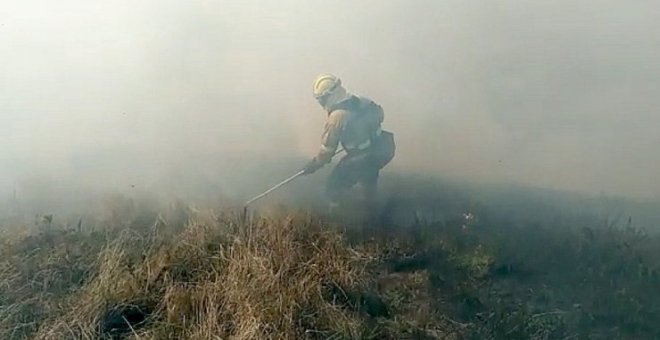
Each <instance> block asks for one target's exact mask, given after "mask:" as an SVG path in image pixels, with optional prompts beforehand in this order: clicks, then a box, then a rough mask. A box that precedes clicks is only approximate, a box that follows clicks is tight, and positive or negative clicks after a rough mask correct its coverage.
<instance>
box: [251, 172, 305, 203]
mask: <svg viewBox="0 0 660 340" xmlns="http://www.w3.org/2000/svg"><path fill="white" fill-rule="evenodd" d="M304 173H305V171H304V170H300V171H298V172H297V173H296V174H295V175H293V176H291V177H289V178H287V179H285V180H283V181H282V182H280V183H278V184H277V185H275V186H274V187H272V188H270V189H268V190H266V191H264V192H263V193H261V194H259V195H257V196H255V197H253V198H252V199H250V200H249V201H247V202H245V206H246V207H247V206H248V205H250V204H251V203H254V202H255V201H257V200H259V199H261V198H263V197H264V196H266V195H268V194H270V193H271V192H273V191H275V190H277V189H278V188H279V187H281V186H283V185H285V184H287V183H289V182H291V181H293V180H294V179H296V178H298V177H299V176H301V175H302V174H304Z"/></svg>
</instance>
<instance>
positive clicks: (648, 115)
mask: <svg viewBox="0 0 660 340" xmlns="http://www.w3.org/2000/svg"><path fill="white" fill-rule="evenodd" d="M657 13H660V3H658V2H657V1H645V0H637V1H613V0H598V1H596V0H585V1H568V0H552V1H550V0H548V1H531V0H529V1H524V0H518V1H513V0H502V1H459V0H452V1H440V0H438V1H431V0H428V1H423V0H419V1H409V0H408V1H403V0H401V1H398V0H397V1H394V0H391V1H376V0H368V1H309V0H307V1H303V0H282V1H266V0H261V1H202V0H192V1H173V0H158V1H155V0H145V1H135V0H130V1H129V0H115V1H105V2H101V1H82V0H61V1H31V0H28V1H25V0H23V1H7V0H5V1H2V2H0V61H1V62H0V178H2V179H1V180H0V186H1V187H0V190H2V189H3V188H4V189H10V188H12V187H13V186H15V185H16V184H15V183H24V182H25V181H26V180H27V179H35V178H40V179H41V180H43V181H60V180H63V179H65V178H66V179H71V178H73V179H75V181H78V182H81V183H85V185H99V186H103V185H105V186H107V187H112V186H114V185H119V183H129V182H130V183H137V184H138V185H140V184H144V183H146V182H148V181H153V179H154V178H156V177H159V176H167V175H169V174H172V173H178V174H181V173H186V171H187V170H186V168H189V169H193V168H194V172H195V173H205V174H207V176H220V177H221V176H222V171H220V172H218V169H223V170H224V171H228V172H229V171H234V172H237V171H241V167H243V166H245V164H244V163H241V162H242V161H243V160H245V159H249V158H255V157H266V158H267V159H268V160H269V161H270V160H272V159H273V158H275V157H276V156H279V155H282V156H283V157H293V156H302V155H309V156H312V155H313V153H314V152H315V151H316V150H317V148H318V141H319V134H320V130H321V126H322V124H323V119H324V113H323V112H322V111H321V109H320V108H319V107H318V106H317V104H316V103H315V102H314V101H313V99H312V98H311V82H312V80H313V78H314V76H315V75H317V74H318V73H323V72H333V73H336V74H338V75H339V76H340V77H342V79H343V80H344V83H345V85H346V86H347V88H348V90H349V91H351V92H354V93H356V94H361V95H366V96H369V97H371V98H373V99H375V100H376V101H378V102H380V103H381V104H382V105H383V107H384V108H385V110H386V123H385V128H386V129H390V130H393V131H394V132H395V133H396V139H397V144H398V154H397V157H396V159H395V161H394V162H393V163H392V166H391V169H399V170H408V169H410V170H415V171H424V172H433V173H437V174H442V175H445V176H450V177H460V178H467V179H477V180H486V181H491V180H492V181H502V182H516V183H524V184H533V185H536V186H542V187H551V188H561V189H571V190H580V191H587V192H594V193H598V192H606V193H612V194H624V195H630V196H635V197H659V196H660V181H659V180H658V174H659V173H660V152H658V146H659V145H660V110H659V108H660V105H659V104H660V98H659V97H658V94H659V93H660V64H659V63H658V62H657V61H658V60H660V23H659V22H658V19H657ZM301 166H302V164H301ZM190 171H193V170H190ZM179 178H184V179H185V176H184V177H181V176H180V177H179ZM122 185H123V184H122Z"/></svg>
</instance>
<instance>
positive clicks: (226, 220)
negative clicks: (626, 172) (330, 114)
mask: <svg viewBox="0 0 660 340" xmlns="http://www.w3.org/2000/svg"><path fill="white" fill-rule="evenodd" d="M113 209H114V210H112V209H110V211H109V212H107V213H106V214H105V215H103V216H104V217H103V218H99V219H98V220H96V221H95V224H94V227H87V228H79V227H78V226H77V225H76V223H75V220H74V222H73V224H66V223H64V224H62V223H59V222H58V219H57V217H55V218H51V220H50V221H49V223H48V227H47V228H44V227H43V225H40V226H37V227H35V228H34V229H33V231H31V232H24V233H11V234H8V235H4V236H3V237H2V238H0V242H1V244H0V287H1V289H0V338H2V339H388V338H391V339H530V338H531V339H570V338H595V339H599V338H603V339H605V338H607V339H611V338H623V339H626V338H627V339H644V338H655V337H657V336H660V327H659V326H658V325H660V312H658V309H657V306H658V305H660V300H659V299H660V291H658V289H659V288H658V287H659V285H658V283H660V274H659V273H660V262H659V260H658V259H657V257H656V256H654V254H657V248H658V247H657V246H658V245H659V244H660V241H659V240H658V238H657V237H656V236H652V235H647V234H645V233H643V232H640V231H639V230H637V229H635V228H633V227H631V226H623V227H621V228H619V227H616V226H612V225H609V226H605V227H602V228H596V227H593V226H588V227H587V226H586V225H588V224H589V223H590V222H594V221H596V220H593V221H589V220H580V223H578V222H577V221H568V220H565V221H561V223H559V224H558V223H557V220H553V221H547V220H545V222H543V221H542V222H539V223H532V224H526V223H522V224H520V223H517V222H516V221H513V220H510V219H508V218H506V216H502V215H497V214H493V213H492V211H488V210H487V209H483V210H481V211H472V212H470V213H469V214H460V215H458V216H456V218H455V219H445V220H443V221H436V222H433V221H425V222H420V221H418V222H417V223H416V224H414V225H411V226H403V227H393V226H386V225H382V226H373V225H372V226H369V228H367V229H363V230H361V231H360V232H357V231H356V230H342V229H340V228H339V227H337V226H333V225H329V224H328V223H327V222H325V221H323V220H320V219H317V218H315V217H313V216H311V215H307V214H288V213H287V214H285V213H282V214H277V213H274V214H273V216H271V217H254V218H252V219H250V220H244V219H242V218H241V216H235V215H232V214H215V213H213V212H212V211H202V212H200V211H197V210H193V209H189V208H188V207H186V206H184V205H175V206H172V207H171V209H170V210H168V211H166V212H165V213H162V214H158V213H156V212H155V210H148V209H145V208H136V207H135V206H133V205H131V204H120V205H118V206H117V207H115V208H113ZM383 223H385V222H383ZM530 223H531V222H530ZM582 223H584V224H582Z"/></svg>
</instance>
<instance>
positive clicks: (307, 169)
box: [302, 159, 323, 175]
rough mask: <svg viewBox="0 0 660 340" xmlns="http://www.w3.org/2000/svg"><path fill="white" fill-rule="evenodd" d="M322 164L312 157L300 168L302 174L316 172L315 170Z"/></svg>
mask: <svg viewBox="0 0 660 340" xmlns="http://www.w3.org/2000/svg"><path fill="white" fill-rule="evenodd" d="M322 166H323V165H321V164H319V162H317V161H316V159H312V160H311V161H309V162H308V163H307V164H306V165H305V166H304V167H303V168H302V170H303V175H309V174H312V173H314V172H316V170H318V169H320V168H321V167H322Z"/></svg>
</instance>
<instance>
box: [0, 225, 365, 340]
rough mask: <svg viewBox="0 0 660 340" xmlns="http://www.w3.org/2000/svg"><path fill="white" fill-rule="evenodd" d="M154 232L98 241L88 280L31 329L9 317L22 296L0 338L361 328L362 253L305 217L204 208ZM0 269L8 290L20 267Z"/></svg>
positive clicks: (338, 332) (19, 311) (357, 333)
mask: <svg viewBox="0 0 660 340" xmlns="http://www.w3.org/2000/svg"><path fill="white" fill-rule="evenodd" d="M156 231H157V230H153V229H152V230H151V231H150V232H149V233H138V232H135V231H125V232H123V233H122V234H120V235H119V237H118V238H117V239H115V240H113V241H112V242H110V243H108V244H107V245H105V246H104V248H103V250H101V251H100V252H99V255H98V258H97V260H96V261H94V263H95V265H94V267H95V268H94V269H90V272H89V273H88V275H89V281H88V282H85V283H84V284H82V285H80V286H79V287H78V289H76V290H75V292H74V293H73V294H72V295H70V296H67V297H64V298H63V299H58V301H57V304H59V305H58V306H53V307H52V308H50V309H49V311H48V313H46V314H45V315H40V316H38V317H35V318H34V319H36V320H39V319H40V318H43V320H40V322H39V325H38V327H37V328H35V327H30V329H31V330H34V333H31V332H26V331H23V332H21V331H19V330H17V329H16V325H17V320H16V318H14V317H12V316H15V317H18V315H23V314H24V308H25V307H26V306H28V305H30V301H18V300H17V301H15V303H14V304H11V305H9V306H8V307H6V308H5V309H3V313H4V314H5V315H3V321H4V322H5V323H4V324H3V325H2V326H3V327H2V328H1V329H0V332H2V333H0V336H1V337H2V338H12V337H20V336H17V335H19V334H23V335H24V336H26V337H28V336H29V337H34V338H37V339H67V338H73V339H97V338H99V337H107V338H113V337H128V338H131V337H133V338H136V339H164V338H170V339H216V338H217V339H227V338H234V339H266V338H270V339H299V338H331V337H335V338H360V337H363V336H365V335H366V333H365V332H368V331H369V330H367V329H365V327H364V322H363V320H362V319H363V318H364V317H365V315H364V314H363V313H361V312H360V310H359V308H358V307H359V306H358V305H357V303H353V302H351V299H350V298H348V296H349V295H351V294H353V293H354V292H357V291H360V289H362V288H363V287H365V285H366V283H367V282H366V281H364V275H363V270H364V267H365V264H366V261H367V257H365V255H363V254H362V253H360V252H358V251H355V250H353V249H350V248H348V247H346V246H345V245H344V244H343V242H342V239H341V235H340V234H339V233H337V232H333V231H329V230H325V229H324V228H322V224H320V223H317V222H315V221H313V220H311V219H310V218H308V217H304V216H299V217H285V218H281V219H258V220H255V221H251V222H249V223H242V222H241V221H240V220H238V219H235V218H231V217H218V216H215V215H213V214H212V213H206V214H198V215H197V216H195V217H194V218H192V219H191V220H190V222H188V224H187V225H186V226H185V227H184V228H183V229H182V230H180V231H178V232H167V233H160V235H158V233H157V232H156ZM61 243H62V244H64V243H69V242H61ZM91 253H93V251H92V252H90V255H91ZM56 254H58V253H57V252H56ZM59 255H62V254H59ZM64 257H66V255H64ZM58 259H59V261H60V262H61V260H62V259H61V258H58ZM88 262H89V261H88ZM33 267H34V266H33ZM2 268H3V271H2V272H1V273H0V275H1V278H2V281H3V284H5V285H9V286H10V287H11V288H12V289H14V288H15V287H16V286H17V284H16V282H15V281H16V280H20V278H21V277H22V274H21V273H20V271H17V270H15V269H14V268H13V267H12V266H11V265H7V264H5V265H4V266H3V267H2ZM63 271H64V270H63ZM24 274H25V273H24ZM24 274H23V275H24ZM13 294H22V295H25V296H27V295H30V292H24V293H21V292H18V291H14V293H13ZM36 298H37V299H38V300H39V301H40V302H42V301H45V300H48V298H44V297H36ZM10 314H11V315H10Z"/></svg>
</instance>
